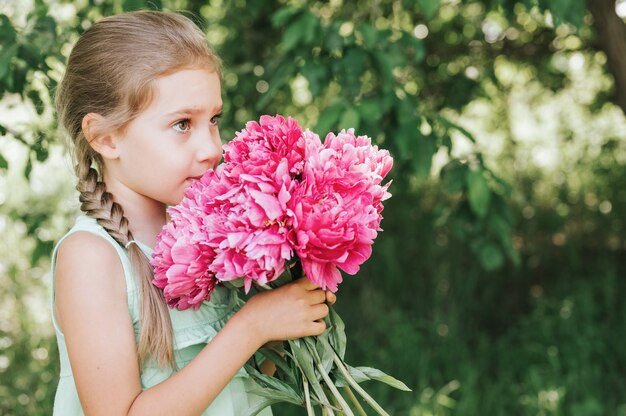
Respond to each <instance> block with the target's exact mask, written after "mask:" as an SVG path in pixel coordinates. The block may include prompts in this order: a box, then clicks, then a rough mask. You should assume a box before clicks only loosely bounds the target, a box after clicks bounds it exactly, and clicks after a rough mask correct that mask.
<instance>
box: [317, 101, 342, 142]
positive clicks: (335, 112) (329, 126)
mask: <svg viewBox="0 0 626 416" xmlns="http://www.w3.org/2000/svg"><path fill="white" fill-rule="evenodd" d="M344 106H345V104H344V103H341V102H338V103H335V104H333V105H331V106H330V107H328V108H327V109H326V110H324V111H322V112H321V114H320V115H319V117H318V118H317V123H316V125H315V131H318V132H320V134H324V132H328V131H331V130H333V129H334V128H335V127H336V126H337V121H339V117H341V114H342V112H341V110H342V109H343V108H344ZM322 140H324V138H323V137H322Z"/></svg>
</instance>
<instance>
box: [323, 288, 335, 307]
mask: <svg viewBox="0 0 626 416" xmlns="http://www.w3.org/2000/svg"><path fill="white" fill-rule="evenodd" d="M325 293H326V302H328V303H330V304H331V305H332V304H334V303H335V302H336V301H337V295H335V294H334V293H333V292H331V291H330V290H327V291H326V292H325Z"/></svg>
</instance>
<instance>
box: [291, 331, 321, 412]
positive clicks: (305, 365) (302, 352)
mask: <svg viewBox="0 0 626 416" xmlns="http://www.w3.org/2000/svg"><path fill="white" fill-rule="evenodd" d="M288 343H289V347H290V348H291V352H292V354H293V356H294V358H295V361H296V363H297V364H298V366H299V367H300V369H301V370H302V372H303V373H304V376H305V377H306V378H307V380H308V381H309V384H310V385H311V388H312V389H313V391H312V394H315V396H316V397H317V400H319V401H321V402H323V403H327V404H329V405H330V403H328V400H327V399H326V395H325V394H324V390H323V389H322V386H321V385H320V382H319V377H318V376H317V375H316V374H315V367H314V365H313V357H312V356H311V354H310V353H309V351H308V350H307V348H306V347H305V346H303V345H302V341H301V340H300V339H294V340H289V341H288Z"/></svg>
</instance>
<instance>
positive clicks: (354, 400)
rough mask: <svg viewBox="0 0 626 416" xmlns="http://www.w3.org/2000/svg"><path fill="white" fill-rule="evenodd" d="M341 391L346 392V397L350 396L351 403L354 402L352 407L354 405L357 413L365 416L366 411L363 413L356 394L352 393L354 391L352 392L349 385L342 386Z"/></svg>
mask: <svg viewBox="0 0 626 416" xmlns="http://www.w3.org/2000/svg"><path fill="white" fill-rule="evenodd" d="M343 391H345V392H346V394H347V395H348V397H349V398H350V400H351V401H352V403H354V407H356V410H357V411H358V412H359V415H360V416H367V413H365V410H364V409H363V407H362V406H361V403H359V399H357V398H356V396H355V395H354V393H353V392H352V389H351V388H350V387H348V386H346V387H344V388H343Z"/></svg>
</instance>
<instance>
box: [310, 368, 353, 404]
mask: <svg viewBox="0 0 626 416" xmlns="http://www.w3.org/2000/svg"><path fill="white" fill-rule="evenodd" d="M317 368H318V369H319V371H320V374H321V375H322V378H323V379H324V381H325V382H326V386H328V388H329V389H330V391H331V392H332V393H333V396H334V397H335V398H336V399H337V401H338V402H339V405H340V406H341V409H342V410H343V412H344V413H345V414H346V415H347V416H354V413H352V409H350V406H348V403H346V399H344V398H343V396H342V395H341V393H339V390H337V387H335V383H333V381H332V380H331V379H330V377H328V374H326V371H324V367H322V365H321V364H320V363H319V362H318V363H317Z"/></svg>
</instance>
